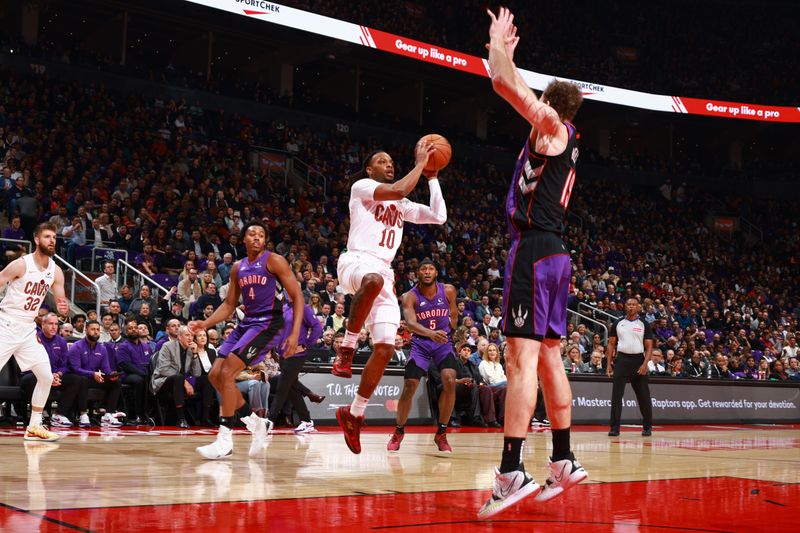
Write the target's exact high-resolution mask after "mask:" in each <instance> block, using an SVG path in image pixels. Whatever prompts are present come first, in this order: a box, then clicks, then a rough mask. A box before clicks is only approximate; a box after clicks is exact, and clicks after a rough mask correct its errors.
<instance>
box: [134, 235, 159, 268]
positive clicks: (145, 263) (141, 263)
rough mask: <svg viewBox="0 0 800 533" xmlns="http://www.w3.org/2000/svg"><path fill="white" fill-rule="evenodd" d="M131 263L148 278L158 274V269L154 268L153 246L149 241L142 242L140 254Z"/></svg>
mask: <svg viewBox="0 0 800 533" xmlns="http://www.w3.org/2000/svg"><path fill="white" fill-rule="evenodd" d="M133 262H134V265H135V266H136V268H137V269H138V270H141V271H142V272H144V273H145V274H147V275H148V276H152V275H153V274H155V273H157V272H158V268H157V266H156V264H157V262H156V255H155V251H154V249H153V244H152V242H150V240H146V241H144V249H143V250H142V253H140V254H138V255H137V256H136V257H135V258H134V260H133Z"/></svg>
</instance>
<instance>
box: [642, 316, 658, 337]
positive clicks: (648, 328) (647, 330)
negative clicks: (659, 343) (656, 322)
mask: <svg viewBox="0 0 800 533" xmlns="http://www.w3.org/2000/svg"><path fill="white" fill-rule="evenodd" d="M642 322H643V323H644V340H650V341H652V340H653V339H655V335H653V327H652V326H651V325H650V323H649V322H647V321H646V320H642Z"/></svg>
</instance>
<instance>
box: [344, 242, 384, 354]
mask: <svg viewBox="0 0 800 533" xmlns="http://www.w3.org/2000/svg"><path fill="white" fill-rule="evenodd" d="M336 271H337V273H338V274H339V284H340V285H341V286H342V287H343V288H344V290H346V291H347V292H348V294H355V293H356V292H358V289H360V288H361V280H362V279H364V276H366V275H367V274H378V275H380V276H381V277H383V288H382V289H381V292H380V293H379V294H378V296H377V297H376V298H375V301H374V302H373V303H372V311H370V313H369V316H367V320H366V326H367V330H368V331H369V332H370V333H371V334H372V336H373V342H377V339H375V338H374V337H375V332H374V331H373V327H372V326H373V325H375V324H391V325H393V326H394V327H395V331H397V328H398V327H399V326H400V306H399V304H398V303H397V295H396V294H395V292H394V271H393V270H392V269H391V267H390V266H389V265H387V264H386V263H384V262H383V261H381V260H380V259H378V258H376V257H373V256H371V255H369V254H363V253H359V252H345V253H343V254H342V255H341V256H340V257H339V262H338V263H337V265H336ZM390 343H394V336H392V340H391V341H390Z"/></svg>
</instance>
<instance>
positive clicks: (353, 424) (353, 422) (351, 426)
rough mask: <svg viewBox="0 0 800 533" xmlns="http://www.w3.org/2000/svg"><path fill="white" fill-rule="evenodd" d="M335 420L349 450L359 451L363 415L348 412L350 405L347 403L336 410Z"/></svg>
mask: <svg viewBox="0 0 800 533" xmlns="http://www.w3.org/2000/svg"><path fill="white" fill-rule="evenodd" d="M336 420H338V421H339V426H340V427H341V428H342V431H343V432H344V442H345V444H347V447H348V448H350V451H351V452H353V453H361V440H360V439H361V426H362V425H364V417H363V416H353V415H352V414H350V406H349V405H347V406H345V407H340V408H338V409H337V410H336Z"/></svg>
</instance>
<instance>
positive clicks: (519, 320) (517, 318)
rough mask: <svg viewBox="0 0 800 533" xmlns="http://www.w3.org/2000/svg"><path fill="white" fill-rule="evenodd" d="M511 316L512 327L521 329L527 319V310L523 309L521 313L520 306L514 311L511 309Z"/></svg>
mask: <svg viewBox="0 0 800 533" xmlns="http://www.w3.org/2000/svg"><path fill="white" fill-rule="evenodd" d="M511 316H512V317H513V318H514V325H515V326H516V327H518V328H521V327H522V326H524V325H525V321H526V320H527V319H528V310H527V309H525V311H524V312H523V310H522V306H521V305H520V306H519V308H518V309H517V310H516V311H514V309H511Z"/></svg>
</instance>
